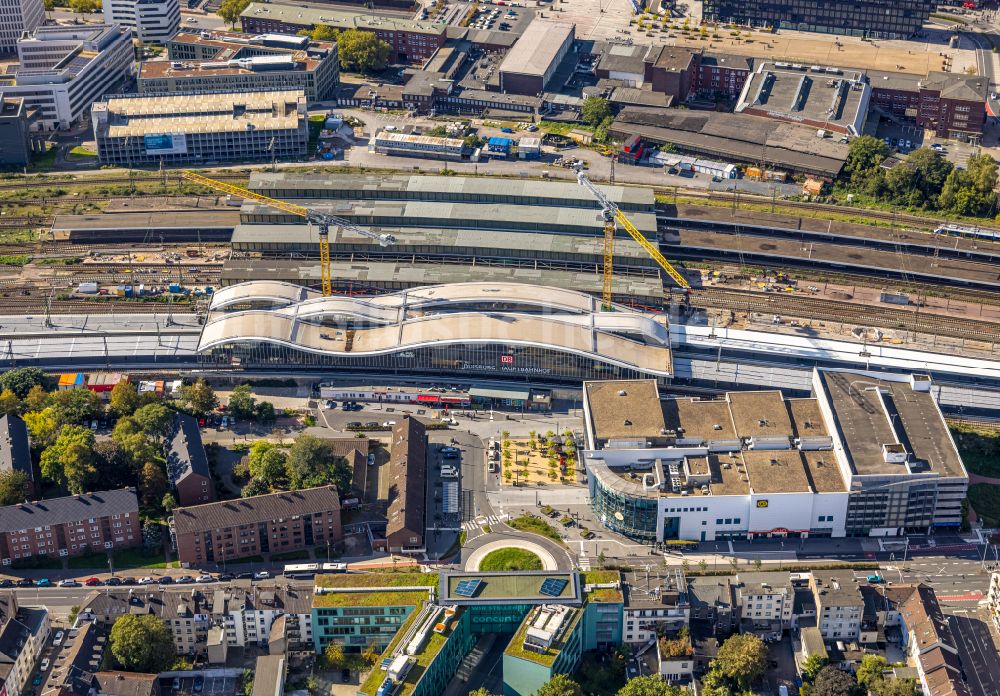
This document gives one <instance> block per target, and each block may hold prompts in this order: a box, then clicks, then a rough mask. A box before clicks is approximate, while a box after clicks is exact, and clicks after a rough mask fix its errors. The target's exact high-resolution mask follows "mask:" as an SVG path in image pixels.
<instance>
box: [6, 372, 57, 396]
mask: <svg viewBox="0 0 1000 696" xmlns="http://www.w3.org/2000/svg"><path fill="white" fill-rule="evenodd" d="M47 385H48V377H47V376H46V375H45V373H44V372H42V371H41V370H39V369H38V368H37V367H15V368H14V369H13V370H7V371H6V372H4V373H3V374H2V375H0V390H5V389H10V390H11V391H12V392H14V393H15V394H17V396H18V398H21V399H23V398H24V397H25V396H27V395H28V392H29V391H30V390H31V388H32V387H41V388H42V391H44V390H45V387H46V386H47Z"/></svg>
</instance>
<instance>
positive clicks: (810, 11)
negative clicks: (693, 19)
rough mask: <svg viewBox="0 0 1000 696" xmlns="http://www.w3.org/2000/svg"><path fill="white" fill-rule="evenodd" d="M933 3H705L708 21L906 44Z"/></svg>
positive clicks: (740, 0)
mask: <svg viewBox="0 0 1000 696" xmlns="http://www.w3.org/2000/svg"><path fill="white" fill-rule="evenodd" d="M937 5H938V3H937V0H705V5H704V8H703V10H702V16H703V17H704V18H705V19H706V20H708V21H716V22H734V23H736V24H750V25H753V26H755V27H774V28H775V29H789V30H795V31H812V32H819V33H823V34H842V35H845V36H864V37H869V38H873V39H906V38H909V37H910V36H912V35H913V34H915V33H917V32H918V31H920V27H922V26H923V24H924V22H926V21H927V20H928V18H929V17H930V14H931V12H933V11H934V10H935V8H937Z"/></svg>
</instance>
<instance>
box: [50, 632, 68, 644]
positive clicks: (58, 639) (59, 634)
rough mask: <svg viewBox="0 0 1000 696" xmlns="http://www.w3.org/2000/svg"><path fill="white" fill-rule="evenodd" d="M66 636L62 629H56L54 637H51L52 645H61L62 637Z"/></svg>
mask: <svg viewBox="0 0 1000 696" xmlns="http://www.w3.org/2000/svg"><path fill="white" fill-rule="evenodd" d="M65 636H66V633H65V632H64V631H56V635H55V637H54V638H53V639H52V645H62V642H63V638H64V637H65Z"/></svg>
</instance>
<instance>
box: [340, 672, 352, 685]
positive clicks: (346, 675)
mask: <svg viewBox="0 0 1000 696" xmlns="http://www.w3.org/2000/svg"><path fill="white" fill-rule="evenodd" d="M340 681H342V682H344V683H345V684H349V683H350V681H351V670H349V669H342V670H340Z"/></svg>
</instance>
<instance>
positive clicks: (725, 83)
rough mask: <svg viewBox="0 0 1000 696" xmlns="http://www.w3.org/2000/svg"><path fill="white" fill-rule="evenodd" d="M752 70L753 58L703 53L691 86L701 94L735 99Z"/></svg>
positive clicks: (699, 58)
mask: <svg viewBox="0 0 1000 696" xmlns="http://www.w3.org/2000/svg"><path fill="white" fill-rule="evenodd" d="M752 72H753V58H748V57H747V56H737V55H731V54H728V53H702V54H701V55H700V56H699V57H698V62H697V64H696V66H695V75H694V77H693V78H692V80H691V88H692V90H693V91H695V92H697V93H698V94H701V95H706V96H708V95H719V96H725V97H728V98H729V99H735V98H736V97H738V96H740V92H742V91H743V85H744V84H745V83H746V81H747V78H748V77H750V73H752Z"/></svg>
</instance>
